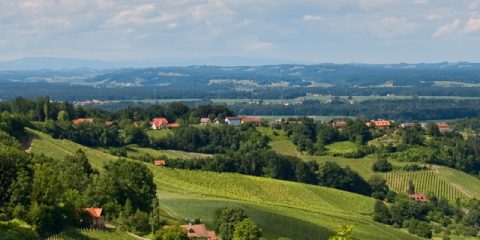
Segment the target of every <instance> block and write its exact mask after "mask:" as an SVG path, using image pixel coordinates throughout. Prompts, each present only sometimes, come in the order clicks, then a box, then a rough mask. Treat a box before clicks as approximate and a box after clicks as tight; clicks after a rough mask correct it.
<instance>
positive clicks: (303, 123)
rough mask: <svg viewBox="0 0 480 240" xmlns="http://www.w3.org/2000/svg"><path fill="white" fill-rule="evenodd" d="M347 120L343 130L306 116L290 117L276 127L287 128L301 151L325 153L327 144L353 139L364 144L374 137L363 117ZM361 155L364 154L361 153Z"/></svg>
mask: <svg viewBox="0 0 480 240" xmlns="http://www.w3.org/2000/svg"><path fill="white" fill-rule="evenodd" d="M345 121H346V122H347V125H346V126H345V127H343V128H342V130H341V131H340V130H339V129H338V128H335V127H333V126H331V125H330V124H327V123H322V122H315V121H314V120H313V119H311V118H306V117H304V118H299V119H290V120H287V121H286V122H285V123H283V124H280V125H279V126H276V127H277V128H283V129H285V131H286V132H287V135H288V136H289V137H290V139H292V141H293V143H294V144H295V145H296V146H297V148H298V150H299V151H302V152H307V153H309V154H315V155H323V154H325V152H326V149H325V145H327V144H330V143H333V142H338V141H352V142H354V143H357V144H358V145H359V146H362V145H364V144H365V143H366V142H367V141H368V140H370V139H371V138H372V134H371V133H370V131H369V129H368V127H367V126H366V125H365V121H363V120H361V119H346V120H345ZM359 151H360V152H361V151H362V150H359ZM360 155H363V154H362V153H360Z"/></svg>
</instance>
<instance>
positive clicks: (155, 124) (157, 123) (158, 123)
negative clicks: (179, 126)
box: [150, 118, 168, 130]
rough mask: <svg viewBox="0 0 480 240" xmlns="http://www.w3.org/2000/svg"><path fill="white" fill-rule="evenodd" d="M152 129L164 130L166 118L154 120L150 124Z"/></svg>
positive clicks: (166, 124) (166, 125)
mask: <svg viewBox="0 0 480 240" xmlns="http://www.w3.org/2000/svg"><path fill="white" fill-rule="evenodd" d="M150 124H151V125H152V129H155V130H156V129H164V128H167V127H168V120H167V119H166V118H154V119H152V121H151V122H150Z"/></svg>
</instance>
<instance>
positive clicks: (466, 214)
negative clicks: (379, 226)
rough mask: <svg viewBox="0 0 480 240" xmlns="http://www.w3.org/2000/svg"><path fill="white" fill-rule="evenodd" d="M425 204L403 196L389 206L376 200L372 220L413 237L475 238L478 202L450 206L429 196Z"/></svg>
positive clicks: (479, 223)
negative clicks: (403, 230)
mask: <svg viewBox="0 0 480 240" xmlns="http://www.w3.org/2000/svg"><path fill="white" fill-rule="evenodd" d="M428 199H429V201H428V202H417V201H414V200H411V199H409V198H408V197H407V196H406V195H399V196H397V198H396V200H394V202H393V203H392V204H390V206H387V205H386V204H385V203H384V202H383V201H381V200H377V202H376V203H375V206H374V212H373V220H374V221H377V222H381V223H384V224H389V225H393V226H394V227H403V228H407V229H408V231H409V232H410V233H412V234H416V235H419V236H421V237H424V238H431V237H432V235H433V233H436V234H442V235H443V236H444V239H449V238H448V236H449V235H451V234H455V235H462V234H463V235H465V236H474V237H475V236H478V232H479V231H480V218H479V216H480V201H478V200H476V199H473V200H469V202H467V203H466V204H463V205H462V204H461V203H460V201H457V202H456V203H455V204H451V203H450V202H449V201H448V200H447V199H445V198H438V197H436V196H435V195H434V194H428Z"/></svg>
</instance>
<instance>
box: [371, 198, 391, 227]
mask: <svg viewBox="0 0 480 240" xmlns="http://www.w3.org/2000/svg"><path fill="white" fill-rule="evenodd" d="M373 221H376V222H381V223H385V224H390V223H391V222H392V216H391V215H390V211H389V209H388V207H387V205H385V203H384V202H383V201H381V200H377V201H376V202H375V206H374V208H373Z"/></svg>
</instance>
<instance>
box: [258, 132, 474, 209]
mask: <svg viewBox="0 0 480 240" xmlns="http://www.w3.org/2000/svg"><path fill="white" fill-rule="evenodd" d="M267 136H268V135H267ZM339 145H345V143H343V142H342V143H338V144H336V145H334V146H335V147H334V149H335V148H336V147H338V146H339ZM270 146H271V147H272V150H274V151H276V152H278V153H280V154H285V155H289V156H296V157H299V158H301V159H304V160H314V161H317V162H319V163H322V162H326V161H331V162H336V163H338V164H339V165H340V166H343V167H345V166H349V167H350V168H352V169H353V170H355V171H357V172H358V173H359V174H360V175H361V176H362V177H364V178H366V179H368V178H369V177H371V176H372V175H375V174H376V173H375V172H373V171H372V164H373V163H374V162H375V157H370V156H367V157H365V158H361V159H351V158H342V157H330V156H309V155H306V154H302V153H300V152H299V151H298V150H297V149H296V146H295V145H294V144H293V143H292V141H291V140H288V139H279V140H274V141H271V142H270ZM347 147H348V145H347ZM350 147H351V146H350ZM390 162H391V163H392V164H393V166H394V167H397V168H398V167H400V166H402V165H405V164H406V163H405V162H396V161H393V160H390ZM431 168H432V170H431V171H422V172H403V171H399V170H395V171H393V172H390V173H386V174H381V175H382V176H383V177H385V178H386V180H387V183H388V185H389V186H390V187H391V188H392V189H393V190H395V191H397V192H405V190H406V186H407V183H408V181H409V179H412V180H413V182H414V184H415V186H416V189H417V191H418V192H424V193H427V192H430V191H431V192H434V193H436V194H437V195H438V196H443V197H446V198H447V199H449V200H452V201H453V200H455V199H456V198H472V197H475V198H480V189H479V188H478V186H480V180H479V179H478V178H475V177H473V176H470V175H468V174H466V173H464V172H461V171H458V170H455V169H452V168H448V167H442V166H436V165H431Z"/></svg>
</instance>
